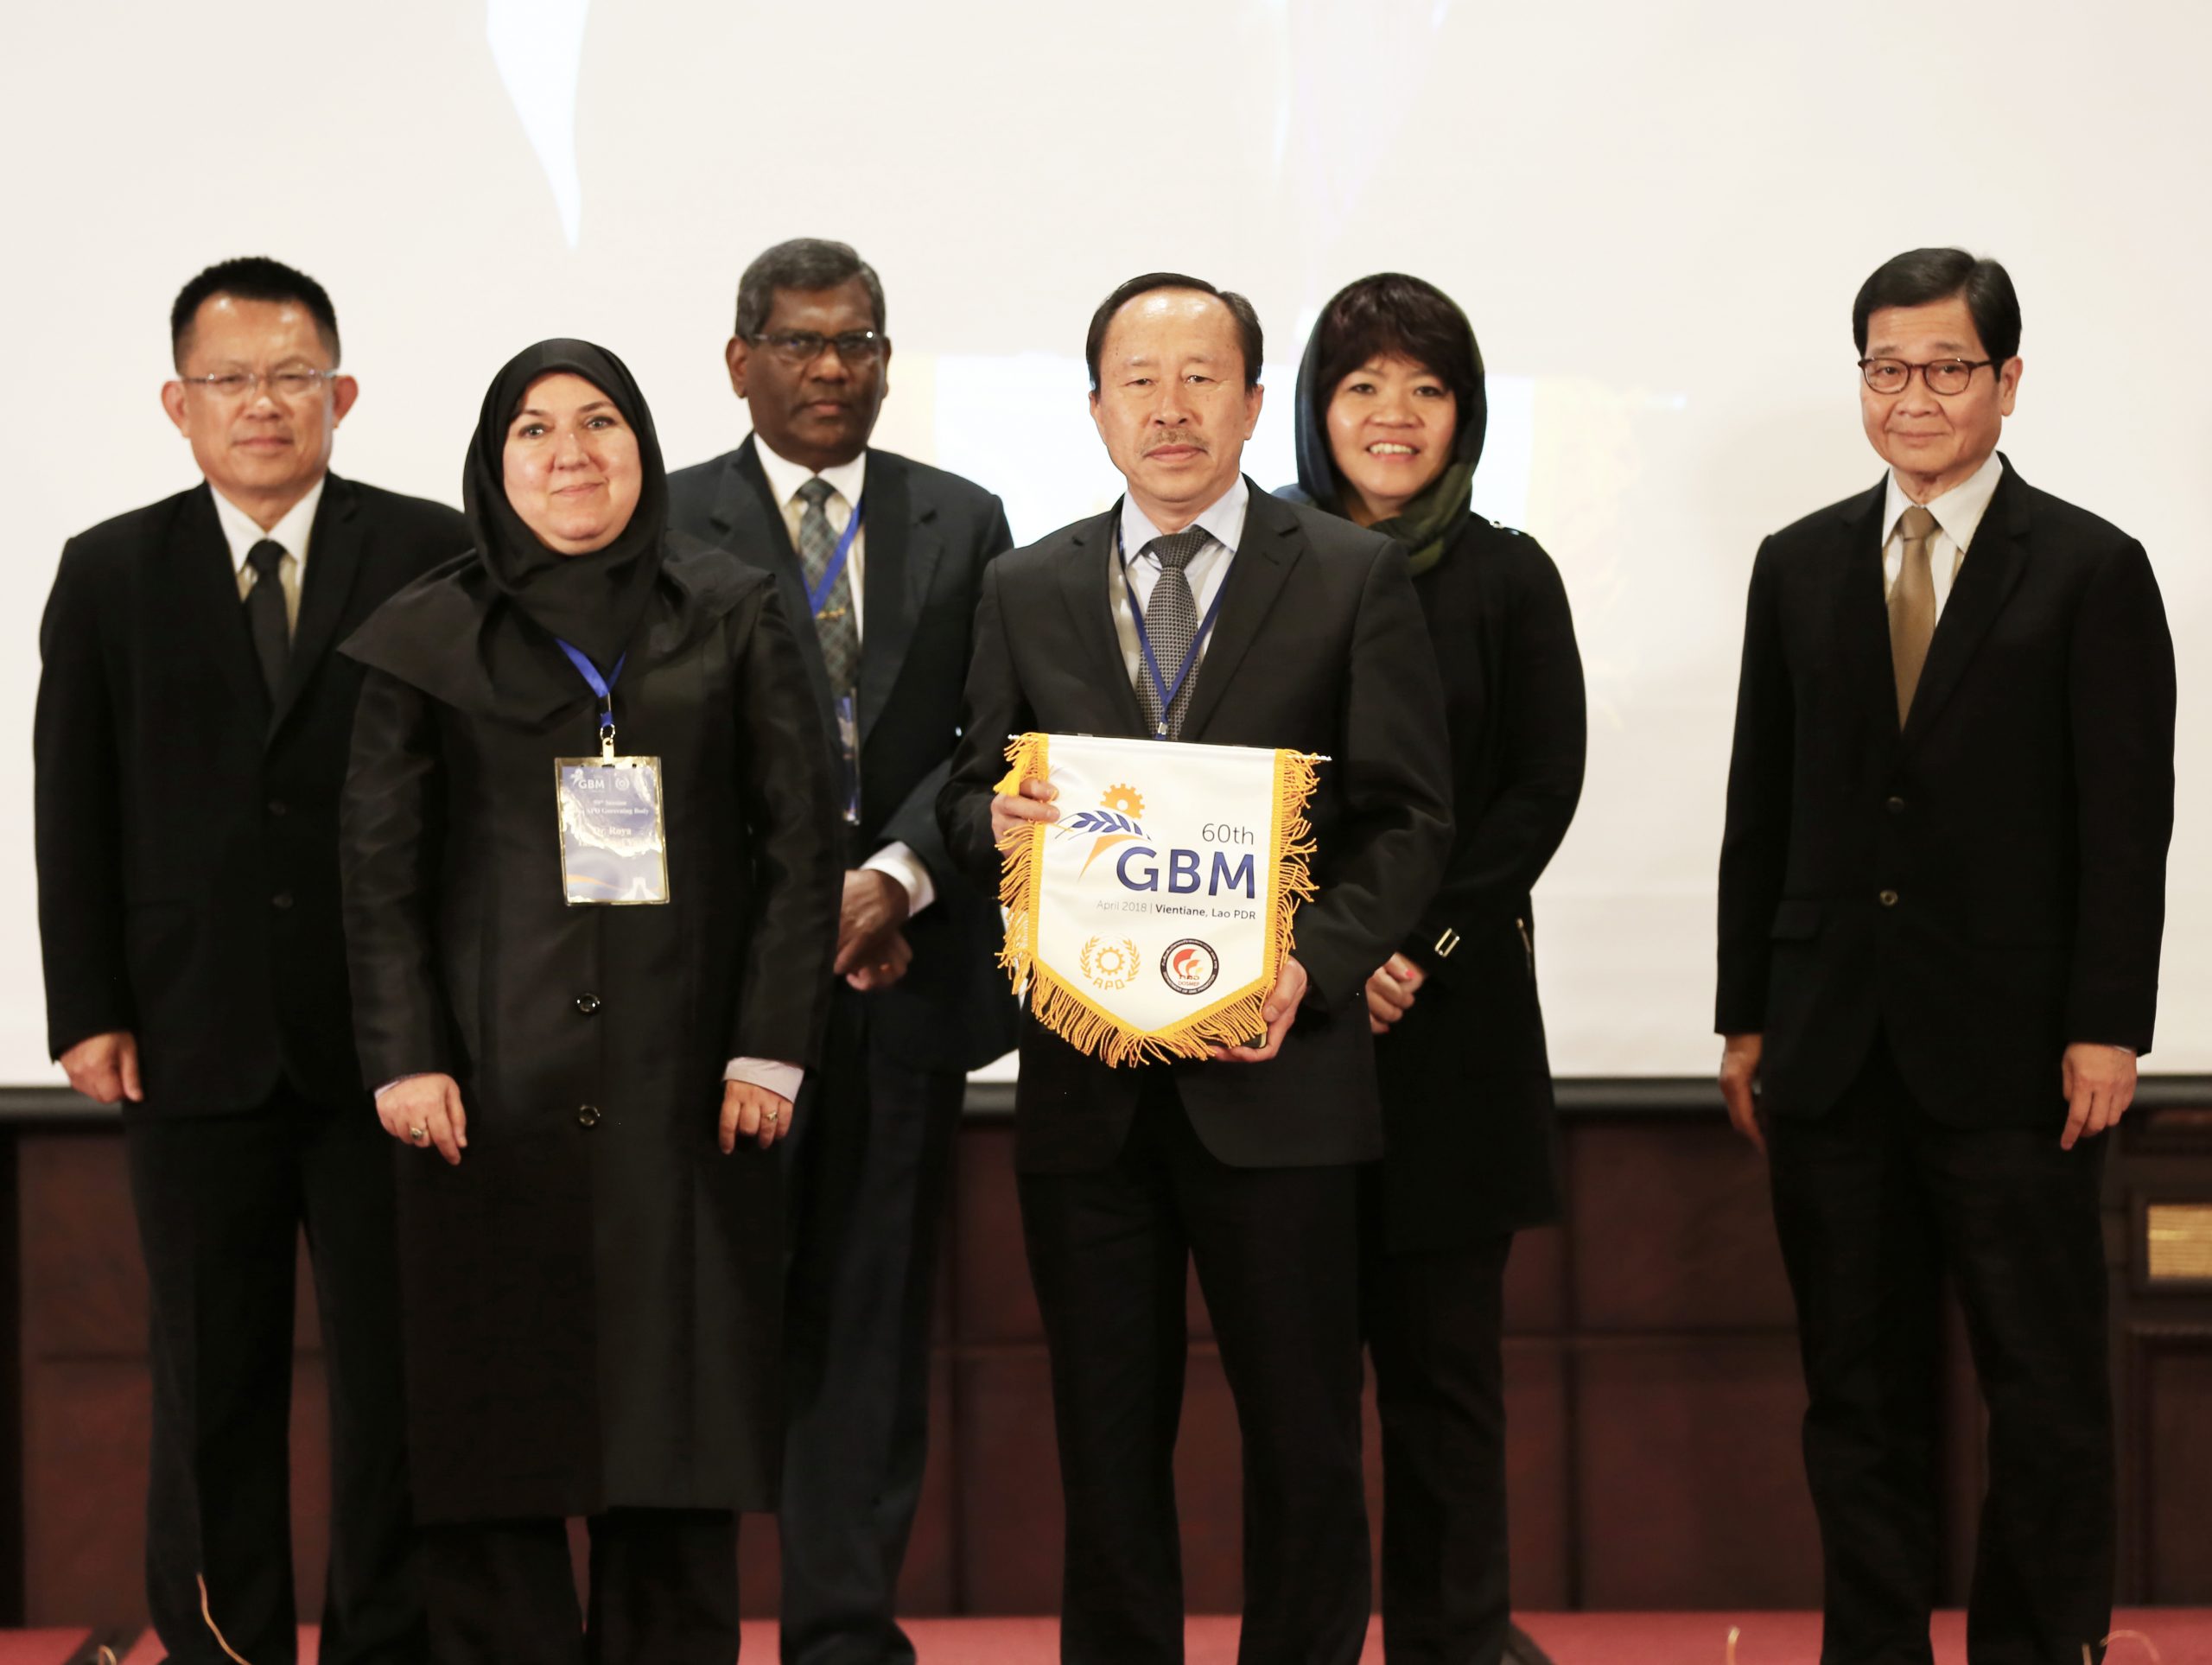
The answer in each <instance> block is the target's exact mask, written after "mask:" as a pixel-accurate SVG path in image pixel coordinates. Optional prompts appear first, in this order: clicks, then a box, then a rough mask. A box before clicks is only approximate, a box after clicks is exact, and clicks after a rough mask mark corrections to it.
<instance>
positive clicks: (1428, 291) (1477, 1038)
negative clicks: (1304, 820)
mask: <svg viewBox="0 0 2212 1665" xmlns="http://www.w3.org/2000/svg"><path fill="white" fill-rule="evenodd" d="M1487 417H1488V406H1487V403H1486V401H1485V399H1484V387H1483V365H1482V354H1481V352H1480V350H1479V349H1478V347H1477V346H1476V344H1475V334H1474V331H1473V329H1472V328H1471V327H1470V326H1469V325H1468V322H1467V320H1466V316H1465V314H1463V313H1462V312H1461V311H1460V310H1459V308H1458V307H1457V306H1455V305H1453V304H1452V300H1451V298H1450V297H1449V296H1446V295H1445V294H1444V293H1443V292H1442V291H1441V290H1440V289H1437V288H1436V287H1435V286H1434V285H1433V284H1430V283H1423V282H1422V281H1421V279H1419V278H1417V277H1408V276H1403V275H1402V274H1399V273H1395V272H1385V273H1381V274H1378V275H1377V276H1372V277H1363V278H1362V279H1360V280H1359V281H1358V282H1357V283H1353V284H1351V285H1350V286H1349V287H1347V288H1346V289H1344V290H1342V291H1341V292H1339V293H1338V295H1337V296H1336V297H1335V298H1334V299H1333V300H1332V301H1331V302H1329V304H1328V306H1327V307H1326V308H1325V309H1324V310H1323V312H1322V314H1321V318H1320V321H1319V323H1318V324H1317V325H1316V326H1315V327H1314V330H1313V339H1312V340H1310V341H1309V342H1307V344H1306V357H1305V359H1304V361H1303V362H1302V363H1301V364H1300V366H1299V372H1298V410H1297V423H1298V485H1297V486H1295V487H1288V488H1286V489H1285V491H1284V493H1283V495H1285V496H1287V497H1296V498H1300V499H1304V500H1306V501H1309V502H1312V503H1314V504H1316V505H1319V506H1320V507H1322V508H1325V509H1327V510H1330V511H1332V512H1334V513H1337V514H1341V515H1344V517H1346V518H1349V519H1351V520H1355V521H1357V522H1358V523H1359V524H1362V525H1363V526H1369V527H1372V528H1373V529H1374V530H1376V531H1381V532H1387V533H1389V535H1390V536H1391V537H1395V538H1396V539H1398V541H1399V542H1401V543H1403V544H1404V545H1405V546H1406V547H1407V548H1408V550H1411V551H1412V552H1413V559H1412V565H1413V572H1414V589H1415V590H1416V591H1417V592H1418V593H1419V594H1420V596H1421V606H1422V608H1423V610H1424V612H1425V613H1426V614H1427V622H1428V631H1429V637H1430V639H1431V640H1432V641H1433V643H1434V645H1435V648H1436V660H1437V665H1438V667H1439V669H1440V670H1441V672H1442V673H1443V681H1444V694H1445V701H1446V715H1447V718H1448V721H1449V723H1450V727H1451V731H1452V817H1453V821H1454V823H1455V824H1456V826H1457V828H1458V831H1457V833H1456V834H1455V836H1454V842H1453V848H1452V858H1451V861H1450V864H1449V865H1448V867H1446V871H1445V876H1444V880H1443V882H1442V884H1441V885H1440V887H1439V888H1438V890H1437V892H1436V893H1435V895H1434V897H1433V899H1431V901H1430V903H1429V906H1428V908H1427V912H1426V913H1425V914H1424V915H1423V917H1422V918H1421V924H1420V925H1418V926H1417V927H1415V929H1414V932H1413V934H1412V935H1411V936H1410V937H1408V939H1407V940H1406V941H1405V942H1404V943H1403V944H1401V946H1400V948H1399V950H1398V952H1396V953H1395V954H1393V955H1392V956H1390V958H1389V962H1388V963H1386V964H1384V965H1383V967H1381V968H1380V969H1377V970H1376V973H1375V975H1373V976H1372V977H1371V978H1370V979H1369V982H1368V986H1367V1000H1368V1011H1369V1014H1370V1023H1371V1025H1372V1026H1373V1028H1374V1030H1375V1032H1376V1036H1377V1037H1378V1039H1377V1041H1376V1067H1377V1070H1378V1071H1379V1072H1380V1075H1381V1077H1382V1086H1383V1134H1384V1140H1385V1143H1386V1147H1387V1153H1386V1154H1385V1155H1384V1157H1383V1160H1382V1161H1381V1162H1379V1163H1377V1164H1375V1165H1374V1166H1373V1167H1371V1168H1370V1171H1369V1172H1368V1173H1367V1174H1366V1176H1365V1188H1364V1191H1363V1197H1362V1228H1363V1242H1362V1244H1361V1270H1362V1308H1363V1322H1364V1325H1365V1328H1366V1332H1367V1340H1368V1347H1369V1350H1370V1354H1371V1355H1372V1357H1373V1359H1374V1363H1375V1376H1376V1400H1377V1406H1378V1409H1379V1411H1380V1413H1381V1420H1382V1425H1383V1649H1384V1654H1385V1656H1386V1657H1387V1658H1388V1659H1389V1661H1390V1662H1391V1665H1408V1662H1428V1661H1434V1662H1438V1665H1443V1662H1446V1661H1449V1662H1451V1665H1473V1662H1482V1665H1495V1662H1497V1660H1498V1658H1499V1657H1500V1655H1501V1653H1502V1651H1503V1647H1504V1643H1505V1638H1506V1635H1507V1631H1508V1629H1509V1624H1508V1612H1509V1606H1510V1603H1509V1598H1508V1580H1507V1566H1506V1521H1505V1405H1504V1385H1503V1361H1502V1357H1501V1350H1500V1339H1499V1332H1500V1327H1501V1319H1502V1309H1503V1285H1504V1277H1505V1262H1506V1256H1507V1254H1508V1252H1509V1251H1510V1249H1511V1246H1512V1241H1513V1233H1514V1232H1515V1231H1516V1230H1518V1229H1519V1228H1521V1227H1522V1226H1529V1225H1538V1224H1542V1223H1548V1222H1550V1221H1552V1220H1555V1219H1556V1218H1557V1217H1558V1214H1559V1199H1558V1185H1557V1181H1556V1179H1555V1175H1554V1131H1553V1122H1552V1084H1551V1072H1550V1064H1549V1062H1548V1058H1547V1057H1546V1053H1545V1049H1544V1028H1543V1015H1542V1013H1541V1010H1540V1009H1539V1007H1538V1005H1537V1001H1536V979H1535V916H1534V914H1533V912H1531V910H1530V907H1529V891H1530V889H1531V887H1534V885H1535V881H1536V878H1537V875H1538V874H1541V873H1542V872H1543V870H1544V867H1545V864H1546V863H1547V862H1548V861H1550V860H1551V857H1552V853H1553V852H1554V850H1556V849H1557V848H1559V844H1560V840H1561V839H1562V838H1564V837H1565V836H1566V835H1567V823H1569V822H1570V821H1572V820H1573V817H1574V806H1575V803H1576V801H1577V799H1578V798H1580V795H1581V791H1582V759H1583V740H1584V727H1583V696H1582V664H1581V660H1580V657H1579V656H1578V655H1577V653H1576V651H1575V645H1574V622H1573V618H1572V617H1571V616H1570V615H1569V613H1568V610H1567V592H1566V590H1565V588H1563V587H1562V586H1561V584H1560V576H1559V571H1558V569H1556V568H1555V567H1554V566H1553V564H1552V562H1551V557H1550V556H1548V555H1546V554H1545V553H1544V551H1543V549H1542V547H1541V545H1539V544H1538V543H1537V542H1536V540H1535V539H1534V538H1533V537H1527V536H1525V535H1524V534H1522V533H1521V532H1517V531H1512V530H1510V528H1507V527H1503V526H1500V525H1497V524H1495V523H1493V522H1491V521H1489V520H1486V519H1484V518H1482V517H1481V516H1480V515H1478V514H1475V513H1474V512H1472V511H1471V508H1470V506H1469V505H1470V502H1471V493H1472V490H1473V484H1474V478H1475V466H1476V464H1477V462H1478V461H1479V460H1480V458H1481V456H1482V448H1483V433H1484V427H1485V425H1486V422H1487Z"/></svg>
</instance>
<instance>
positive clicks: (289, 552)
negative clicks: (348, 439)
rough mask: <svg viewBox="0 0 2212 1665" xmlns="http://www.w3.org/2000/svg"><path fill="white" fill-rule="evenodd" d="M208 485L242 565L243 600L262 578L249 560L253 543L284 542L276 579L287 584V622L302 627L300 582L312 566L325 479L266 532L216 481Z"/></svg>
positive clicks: (240, 591) (233, 562)
mask: <svg viewBox="0 0 2212 1665" xmlns="http://www.w3.org/2000/svg"><path fill="white" fill-rule="evenodd" d="M323 479H327V475H326V476H324V477H323ZM207 489H208V491H209V492H210V493H212V494H213V497H214V499H215V518H216V519H217V520H218V521H219V522H221V523H222V527H223V539H224V541H225V542H226V543H228V544H229V545H230V546H231V565H232V566H233V567H235V568H236V569H238V600H239V601H245V598H246V597H247V596H248V595H249V594H251V593H252V590H253V587H254V585H255V584H256V583H257V582H258V581H259V578H258V575H257V574H256V573H255V572H254V569H252V568H251V567H249V566H248V565H246V563H245V558H246V556H247V555H248V554H249V553H250V552H251V550H252V549H253V546H254V545H255V544H257V543H260V542H261V540H262V539H263V538H264V537H265V538H267V539H269V540H270V542H271V543H280V544H282V545H283V549H284V559H283V562H282V563H281V564H280V565H279V566H278V567H277V581H278V582H279V583H281V584H283V587H284V626H285V628H286V629H287V630H293V631H296V630H297V629H298V628H299V627H300V585H301V583H302V581H303V579H304V578H305V576H306V574H307V569H308V538H309V537H311V536H312V535H313V534H314V531H315V508H316V505H319V504H320V503H321V501H322V479H318V480H316V481H315V484H314V485H312V486H308V494H307V495H306V496H305V497H303V498H302V499H300V500H299V501H298V502H297V503H295V504H294V505H292V506H291V507H290V508H289V509H287V510H285V511H284V518H283V519H282V520H279V521H278V522H277V524H275V525H274V526H271V527H270V529H269V530H268V531H265V532H264V531H262V530H261V527H260V525H259V524H258V523H257V522H256V521H255V519H254V518H253V517H252V516H251V515H250V514H248V513H247V512H245V510H244V509H241V508H239V507H238V505H237V504H235V503H233V502H232V501H231V500H230V499H228V498H226V497H225V496H224V495H223V493H221V492H220V491H219V489H217V487H216V486H214V484H213V482H212V481H211V482H209V485H208V487H207Z"/></svg>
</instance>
